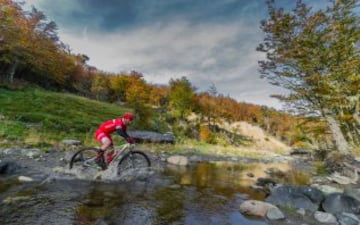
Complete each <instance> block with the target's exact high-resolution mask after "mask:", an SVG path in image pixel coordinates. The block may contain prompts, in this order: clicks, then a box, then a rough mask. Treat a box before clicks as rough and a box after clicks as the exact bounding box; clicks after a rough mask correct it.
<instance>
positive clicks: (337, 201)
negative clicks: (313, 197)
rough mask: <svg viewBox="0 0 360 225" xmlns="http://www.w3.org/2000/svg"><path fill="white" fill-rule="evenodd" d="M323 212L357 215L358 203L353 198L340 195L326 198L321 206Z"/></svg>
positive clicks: (359, 209)
mask: <svg viewBox="0 0 360 225" xmlns="http://www.w3.org/2000/svg"><path fill="white" fill-rule="evenodd" d="M321 205H322V208H323V209H324V211H325V212H328V213H332V214H336V213H341V212H347V213H353V214H359V213H360V202H359V201H358V200H356V199H355V198H353V197H351V196H348V195H346V194H341V193H333V194H330V195H328V196H326V198H325V200H324V201H323V203H322V204H321Z"/></svg>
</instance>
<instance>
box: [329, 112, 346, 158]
mask: <svg viewBox="0 0 360 225" xmlns="http://www.w3.org/2000/svg"><path fill="white" fill-rule="evenodd" d="M325 119H326V121H327V122H328V124H329V128H330V130H331V133H332V135H333V138H334V140H335V145H336V148H337V149H338V151H339V152H340V153H342V154H344V155H348V154H350V152H349V144H348V142H347V141H346V139H345V137H344V135H343V133H342V131H341V129H340V124H339V123H338V121H337V120H336V119H335V118H334V117H333V116H332V115H328V114H325Z"/></svg>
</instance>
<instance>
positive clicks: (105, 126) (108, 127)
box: [99, 118, 126, 134]
mask: <svg viewBox="0 0 360 225" xmlns="http://www.w3.org/2000/svg"><path fill="white" fill-rule="evenodd" d="M120 128H121V129H122V130H123V131H124V132H126V125H125V124H123V121H122V120H121V118H117V119H112V120H108V121H105V122H103V123H102V124H100V126H99V130H102V131H103V132H104V133H106V134H110V133H112V132H114V131H115V130H117V129H120Z"/></svg>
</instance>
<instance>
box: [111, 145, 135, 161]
mask: <svg viewBox="0 0 360 225" xmlns="http://www.w3.org/2000/svg"><path fill="white" fill-rule="evenodd" d="M134 146H135V144H130V143H126V144H123V145H120V146H119V147H117V148H115V147H114V153H113V159H112V160H111V162H110V164H112V163H113V162H114V161H117V160H119V159H121V158H122V157H123V156H124V155H126V154H127V153H128V152H131V150H132V149H133V148H134ZM110 164H109V165H110Z"/></svg>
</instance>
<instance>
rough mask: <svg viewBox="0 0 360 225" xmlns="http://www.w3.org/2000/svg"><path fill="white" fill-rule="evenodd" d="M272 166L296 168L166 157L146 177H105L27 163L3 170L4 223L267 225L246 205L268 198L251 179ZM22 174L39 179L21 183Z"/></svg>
mask: <svg viewBox="0 0 360 225" xmlns="http://www.w3.org/2000/svg"><path fill="white" fill-rule="evenodd" d="M26 168H27V169H26ZM271 168H276V169H277V170H278V171H284V172H285V173H287V174H290V172H289V171H292V168H291V167H290V166H289V165H288V164H287V163H276V164H269V163H240V162H237V163H232V162H199V163H193V164H191V166H187V167H179V166H171V165H167V164H164V165H161V166H160V163H159V164H157V165H156V166H154V167H153V168H151V169H150V170H148V171H147V172H146V173H141V174H140V176H133V175H132V176H131V177H130V178H129V177H127V178H128V179H114V177H113V178H108V179H104V176H103V177H102V178H101V179H99V176H89V174H85V175H84V174H81V172H79V171H76V172H73V173H72V174H71V173H69V172H68V171H66V169H64V171H62V172H59V171H61V170H57V172H56V173H53V172H48V171H47V172H46V173H42V170H43V169H38V170H37V171H35V172H34V171H31V167H30V166H25V169H22V170H20V171H21V172H18V173H14V174H12V175H11V176H1V177H0V200H1V207H0V224H7V225H20V224H21V225H22V224H36V225H41V224H44V225H45V224H46V225H49V224H54V225H88V224H89V225H90V224H93V225H115V224H122V225H137V224H139V225H147V224H149V225H150V224H151V225H180V224H186V225H193V224H194V225H219V224H221V225H222V224H223V225H267V224H270V223H271V221H266V220H265V219H263V218H250V217H247V216H244V215H242V214H241V213H240V212H239V206H240V204H241V203H242V202H243V201H244V200H246V199H257V200H263V199H264V197H265V194H264V192H262V191H256V190H255V189H253V188H250V186H251V185H253V184H255V182H256V179H257V178H258V177H269V174H268V173H266V171H269V170H271ZM20 173H21V175H25V176H30V177H32V178H33V179H34V180H33V181H31V182H20V181H18V176H19V175H20ZM91 177H96V178H93V179H91ZM100 177H101V176H100ZM123 178H126V177H123ZM279 179H283V180H282V182H290V183H291V184H296V183H297V182H299V181H298V180H296V179H293V178H290V179H289V176H287V177H279ZM273 224H274V223H273ZM275 224H276V223H275Z"/></svg>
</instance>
